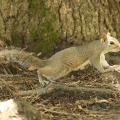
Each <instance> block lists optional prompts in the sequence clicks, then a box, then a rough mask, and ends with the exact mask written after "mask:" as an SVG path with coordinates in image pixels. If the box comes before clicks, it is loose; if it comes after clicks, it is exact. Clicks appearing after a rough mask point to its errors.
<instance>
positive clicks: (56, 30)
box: [0, 0, 120, 54]
mask: <svg viewBox="0 0 120 120" xmlns="http://www.w3.org/2000/svg"><path fill="white" fill-rule="evenodd" d="M119 20H120V1H119V0H64V1H63V0H46V1H44V0H14V1H13V0H1V1H0V38H1V39H2V40H7V41H12V42H11V43H12V44H15V45H18V46H21V45H22V44H23V42H22V39H24V40H26V41H27V43H26V42H25V43H26V44H28V46H29V50H31V47H32V48H33V49H32V50H33V51H36V52H38V51H42V52H43V53H44V54H47V52H48V50H49V53H52V52H54V50H55V49H56V47H59V44H60V43H61V44H63V47H66V46H67V45H71V43H72V44H82V43H83V42H84V41H91V40H95V39H98V38H99V35H100V34H101V33H103V32H104V31H111V32H112V34H113V35H114V36H116V37H118V38H119V37H120V34H119V32H120V27H119V26H120V22H119ZM23 34H24V38H22V37H23ZM66 43H67V45H66ZM64 44H65V45H64ZM22 46H24V45H22ZM60 49H61V47H60Z"/></svg>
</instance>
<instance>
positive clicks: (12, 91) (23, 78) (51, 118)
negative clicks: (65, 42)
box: [0, 63, 120, 120]
mask: <svg viewBox="0 0 120 120" xmlns="http://www.w3.org/2000/svg"><path fill="white" fill-rule="evenodd" d="M0 73H1V77H0V78H1V81H0V99H1V100H5V99H9V98H14V99H19V100H23V99H24V100H25V101H28V102H30V103H31V104H32V105H33V106H34V107H35V108H36V109H37V110H38V111H39V112H40V114H41V119H42V120H120V94H119V93H120V92H119V89H118V87H117V86H116V85H117V82H120V81H116V80H115V79H114V80H108V79H105V76H104V75H102V74H100V73H99V72H98V71H97V70H96V69H94V68H92V67H88V68H86V69H85V70H82V71H75V72H72V73H70V74H69V75H68V76H65V77H64V78H61V79H59V80H57V81H56V82H55V83H53V84H58V85H60V84H61V85H65V86H66V87H67V88H66V87H65V88H64V89H62V88H60V89H55V90H53V91H52V92H48V93H47V94H43V95H40V94H34V93H33V94H29V95H24V94H20V93H22V92H23V91H27V90H34V89H36V88H37V87H38V86H39V82H38V78H37V74H36V71H34V72H29V71H28V70H26V69H24V68H22V67H20V66H19V65H17V64H15V63H9V64H2V65H0ZM108 75H109V74H108ZM110 75H111V74H110ZM108 77H109V76H108ZM69 88H70V89H69Z"/></svg>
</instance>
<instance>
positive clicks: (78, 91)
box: [19, 84, 120, 99]
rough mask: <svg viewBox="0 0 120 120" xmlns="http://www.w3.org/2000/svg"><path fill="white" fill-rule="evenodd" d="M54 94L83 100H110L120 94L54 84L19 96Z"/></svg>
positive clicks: (105, 90) (99, 89)
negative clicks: (97, 98) (95, 98)
mask: <svg viewBox="0 0 120 120" xmlns="http://www.w3.org/2000/svg"><path fill="white" fill-rule="evenodd" d="M52 93H57V95H59V94H62V95H65V94H68V93H69V94H71V95H72V96H73V95H75V96H79V97H82V98H86V99H88V98H90V97H97V96H98V97H102V98H109V97H112V98H113V97H116V96H119V97H120V94H119V92H117V91H114V90H111V89H106V88H90V87H71V86H70V87H69V86H66V85H62V84H52V85H49V86H48V87H47V88H38V89H36V90H28V91H21V92H19V95H22V96H29V95H35V94H39V95H40V96H43V95H49V94H52Z"/></svg>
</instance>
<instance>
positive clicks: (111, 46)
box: [101, 32, 120, 52]
mask: <svg viewBox="0 0 120 120" xmlns="http://www.w3.org/2000/svg"><path fill="white" fill-rule="evenodd" d="M101 42H102V43H103V44H104V45H105V47H106V48H105V51H106V52H119V51H120V42H119V41H118V40H117V39H116V38H114V37H112V36H111V35H110V33H109V32H108V33H107V34H103V35H102V37H101Z"/></svg>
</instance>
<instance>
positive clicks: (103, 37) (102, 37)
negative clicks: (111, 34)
mask: <svg viewBox="0 0 120 120" xmlns="http://www.w3.org/2000/svg"><path fill="white" fill-rule="evenodd" d="M107 34H108V33H107ZM107 34H102V35H101V39H100V40H101V42H102V43H103V42H106V41H107Z"/></svg>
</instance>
